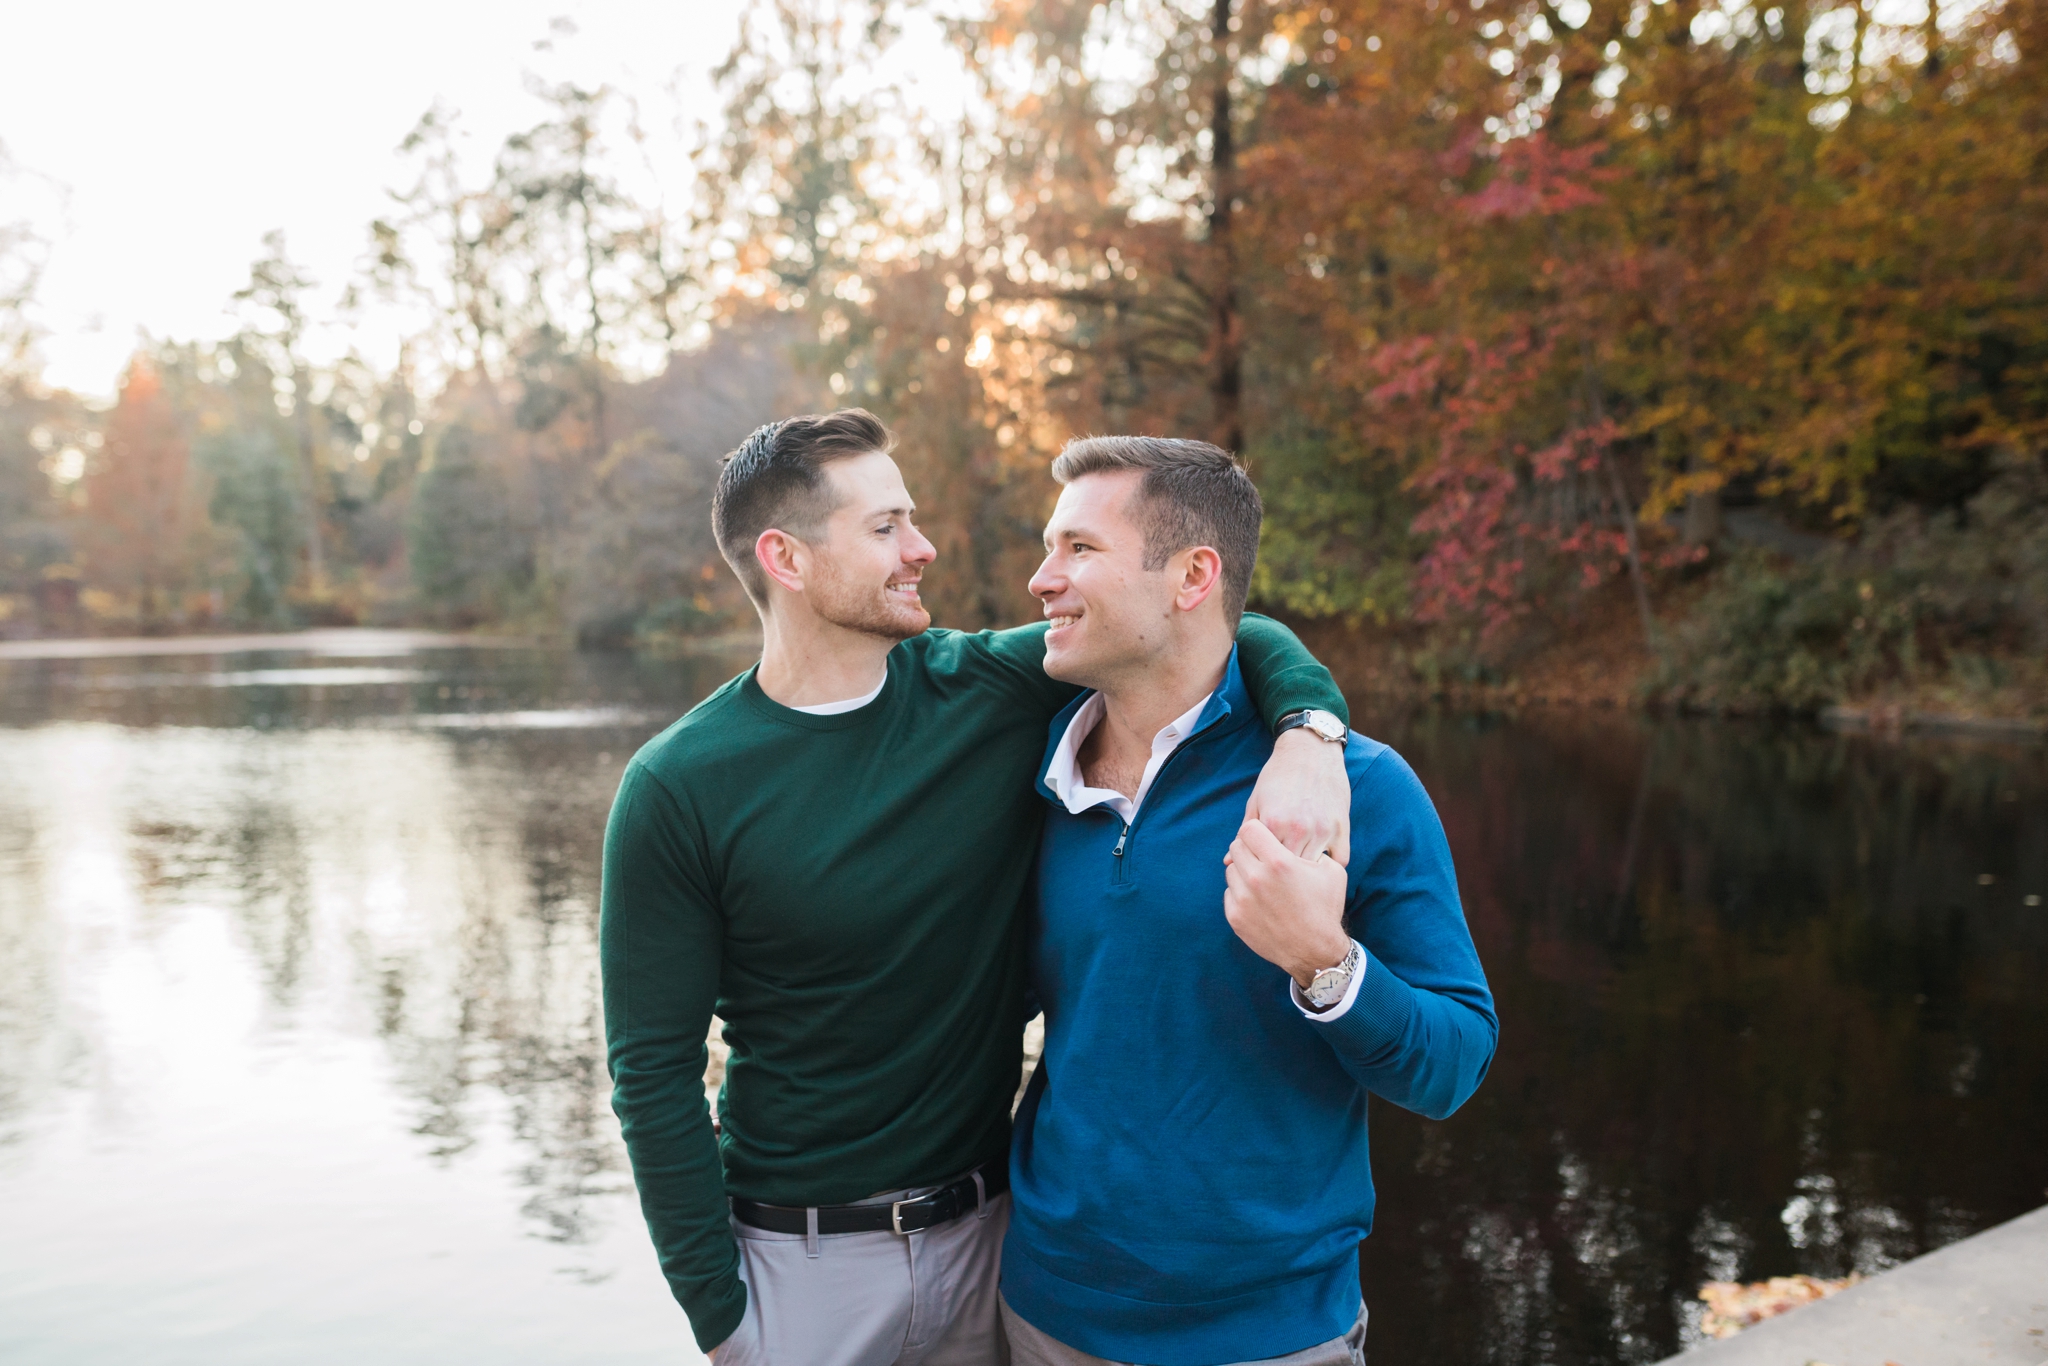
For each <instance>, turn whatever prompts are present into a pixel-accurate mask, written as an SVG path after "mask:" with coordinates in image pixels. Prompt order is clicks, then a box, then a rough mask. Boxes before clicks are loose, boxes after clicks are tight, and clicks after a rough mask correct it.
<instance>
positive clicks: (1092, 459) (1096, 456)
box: [1052, 436, 1265, 628]
mask: <svg viewBox="0 0 2048 1366" xmlns="http://www.w3.org/2000/svg"><path fill="white" fill-rule="evenodd" d="M1116 470H1143V471H1144V472H1145V477H1144V478H1143V479H1141V480H1140V481H1139V482H1138V490H1137V492H1136V493H1135V494H1133V495H1132V506H1131V509H1130V511H1131V520H1132V521H1134V522H1136V523H1137V524H1138V527H1139V529H1140V530H1141V531H1142V532H1144V535H1145V561H1144V564H1145V568H1147V569H1151V570H1157V569H1164V568H1165V567H1166V562H1167V561H1168V560H1169V559H1171V558H1173V557H1174V556H1175V555H1177V554H1179V553H1180V552H1181V551H1183V550H1186V549H1188V548H1189V547H1191V546H1198V545H1206V546H1208V547H1209V548H1210V549H1212V550H1214V551H1215V552H1216V553H1217V554H1218V555H1220V556H1222V557H1223V610H1224V613H1225V615H1227V616H1228V617H1229V618H1230V624H1231V626H1232V627H1233V628H1234V627H1235V626H1236V625H1237V621H1238V618H1240V617H1242V616H1243V615H1244V604H1245V599H1246V598H1247V597H1249V596H1250V595H1251V589H1252V566H1253V565H1255V564H1257V563H1258V559H1259V523H1260V522H1261V521H1262V520H1263V519H1264V517H1265V506H1264V505H1263V504H1262V503H1261V502H1260V501H1259V490H1258V486H1257V485H1256V484H1254V483H1252V477H1251V476H1250V475H1249V474H1246V473H1245V471H1244V466H1243V465H1240V464H1239V463H1238V462H1237V457H1236V456H1234V455H1232V454H1231V453H1230V452H1229V451H1226V450H1224V449H1223V448H1222V447H1220V446H1212V445H1210V444H1209V443H1208V442H1206V441H1186V440H1182V439H1180V438H1178V437H1169V436H1084V437H1082V438H1080V439H1079V440H1076V441H1070V442H1068V443H1067V448H1066V449H1065V450H1063V451H1061V452H1060V454H1059V458H1058V459H1057V460H1054V461H1053V462H1052V477H1053V478H1055V479H1057V480H1059V481H1060V482H1061V483H1062V484H1071V483H1073V482H1074V481H1075V480H1076V479H1079V478H1081V477H1082V476H1084V475H1089V474H1108V473H1111V472H1113V471H1116Z"/></svg>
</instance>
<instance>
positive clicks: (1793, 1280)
mask: <svg viewBox="0 0 2048 1366" xmlns="http://www.w3.org/2000/svg"><path fill="white" fill-rule="evenodd" d="M1862 1279H1863V1277H1861V1276H1859V1275H1857V1274H1855V1273H1853V1272H1852V1273H1850V1274H1849V1275H1847V1276H1844V1277H1843V1278H1842V1279H1841V1280H1838V1281H1824V1280H1822V1279H1820V1278H1819V1277H1817V1276H1773V1277H1771V1278H1770V1279H1769V1280H1767V1281H1756V1282H1754V1283H1752V1284H1749V1285H1739V1284H1737V1283H1736V1282H1734V1281H1708V1282H1707V1283H1706V1284H1705V1285H1703V1286H1701V1287H1700V1298H1701V1299H1702V1300H1704V1301H1705V1302H1706V1306H1707V1307H1706V1309H1705V1310H1704V1311H1703V1312H1702V1313H1701V1314H1700V1329H1701V1331H1703V1332H1705V1333H1706V1335H1707V1336H1708V1337H1710V1338H1732V1337H1734V1336H1735V1335H1736V1334H1737V1333H1739V1332H1741V1331H1742V1330H1743V1329H1745V1328H1747V1327H1749V1325H1751V1324H1752V1323H1761V1322H1763V1321H1764V1320H1765V1319H1770V1318H1776V1317H1777V1316H1778V1315H1780V1314H1783V1313H1786V1312H1788V1311H1790V1310H1793V1309H1797V1308H1798V1307H1799V1306H1800V1305H1802V1304H1811V1303H1813V1302H1814V1301H1815V1300H1824V1299H1826V1298H1827V1297H1828V1296H1830V1295H1832V1294H1834V1293H1836V1292H1837V1291H1841V1290H1847V1289H1848V1288H1849V1287H1850V1286H1852V1285H1854V1284H1856V1283H1857V1282H1858V1281H1860V1280H1862ZM1808 1366H1819V1363H1813V1362H1809V1363H1808ZM1885 1366H1897V1363H1895V1362H1886V1363H1885Z"/></svg>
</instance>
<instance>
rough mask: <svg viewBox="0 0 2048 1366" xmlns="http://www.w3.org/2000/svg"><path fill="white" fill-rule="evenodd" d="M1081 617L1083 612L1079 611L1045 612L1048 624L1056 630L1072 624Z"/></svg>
mask: <svg viewBox="0 0 2048 1366" xmlns="http://www.w3.org/2000/svg"><path fill="white" fill-rule="evenodd" d="M1080 619H1081V614H1080V613H1079V612H1047V613H1046V614H1045V620H1046V624H1047V625H1049V626H1051V627H1052V629H1053V630H1055V631H1057V630H1060V629H1061V628H1062V627H1067V626H1072V625H1073V624H1074V623H1075V622H1077V621H1079V620H1080Z"/></svg>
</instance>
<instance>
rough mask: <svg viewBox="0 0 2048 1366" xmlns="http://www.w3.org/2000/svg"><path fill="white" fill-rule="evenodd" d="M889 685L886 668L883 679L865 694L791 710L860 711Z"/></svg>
mask: <svg viewBox="0 0 2048 1366" xmlns="http://www.w3.org/2000/svg"><path fill="white" fill-rule="evenodd" d="M888 686H889V672H888V670H886V669H884V670H883V671H882V681H881V682H879V683H877V684H875V686H874V688H873V689H872V690H870V691H869V692H867V693H865V694H863V695H862V696H860V697H849V698H845V699H844V700H842V701H838V702H819V703H817V704H816V705H814V706H809V707H791V708H790V710H791V711H800V712H802V713H803V714H804V715H806V716H837V715H839V714H840V713H841V712H847V711H859V710H860V709H861V708H862V707H865V706H866V705H867V704H868V703H870V702H872V701H874V700H875V699H876V698H877V697H880V696H881V695H882V689H884V688H886V687H888Z"/></svg>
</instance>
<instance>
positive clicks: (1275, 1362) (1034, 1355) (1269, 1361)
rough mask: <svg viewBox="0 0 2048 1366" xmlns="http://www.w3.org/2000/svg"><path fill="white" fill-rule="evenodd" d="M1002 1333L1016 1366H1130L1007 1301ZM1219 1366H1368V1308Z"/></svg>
mask: <svg viewBox="0 0 2048 1366" xmlns="http://www.w3.org/2000/svg"><path fill="white" fill-rule="evenodd" d="M1003 1331H1004V1332H1005V1333H1006V1334H1008V1335H1009V1339H1010V1361H1011V1362H1012V1363H1013V1366H1130V1363H1125V1362H1111V1361H1105V1360H1103V1359H1102V1358H1101V1357H1092V1356H1089V1355H1088V1354H1087V1353H1086V1352H1077V1351H1075V1350H1074V1349H1073V1348H1072V1347H1069V1346H1067V1344H1065V1343H1064V1342H1061V1341H1060V1340H1059V1339H1057V1338H1054V1337H1050V1336H1048V1335H1047V1334H1045V1333H1042V1332H1040V1331H1039V1330H1038V1329H1036V1328H1034V1327H1032V1326H1031V1325H1030V1324H1028V1323H1026V1322H1025V1321H1024V1320H1023V1319H1021V1318H1019V1317H1018V1316H1017V1311H1016V1310H1014V1309H1012V1308H1010V1302H1009V1301H1008V1300H1004V1301H1003ZM721 1366H723V1363H722V1362H721ZM1217 1366H1365V1306H1364V1305H1363V1304H1361V1305H1359V1306H1358V1322H1356V1323H1354V1324H1352V1325H1351V1331H1349V1332H1347V1333H1346V1334H1344V1336H1343V1337H1341V1338H1331V1339H1330V1340H1329V1341H1328V1342H1324V1343H1319V1344H1317V1345H1316V1346H1314V1347H1304V1348H1302V1349H1301V1350H1300V1351H1298V1352H1289V1353H1288V1354H1287V1355H1286V1356H1278V1357H1262V1358H1260V1359H1259V1361H1258V1362H1257V1363H1252V1362H1229V1363H1224V1362H1219V1363H1217Z"/></svg>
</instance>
